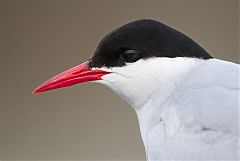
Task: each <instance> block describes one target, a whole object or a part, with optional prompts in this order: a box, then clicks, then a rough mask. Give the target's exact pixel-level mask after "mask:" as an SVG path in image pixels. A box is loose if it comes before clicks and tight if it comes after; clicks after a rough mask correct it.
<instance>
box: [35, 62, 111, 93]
mask: <svg viewBox="0 0 240 161" xmlns="http://www.w3.org/2000/svg"><path fill="white" fill-rule="evenodd" d="M109 73H110V72H106V71H102V70H98V69H94V70H92V69H90V68H89V66H88V62H84V63H82V64H80V65H77V66H75V67H73V68H71V69H68V70H66V71H65V72H62V73H60V74H58V75H56V76H54V77H53V78H51V79H49V80H47V81H46V82H44V83H43V84H41V85H40V86H39V87H37V88H36V89H35V90H34V91H33V93H39V92H44V91H49V90H53V89H57V88H62V87H68V86H72V85H74V84H78V83H83V82H89V81H95V80H101V79H102V78H101V77H102V76H103V75H106V74H109Z"/></svg>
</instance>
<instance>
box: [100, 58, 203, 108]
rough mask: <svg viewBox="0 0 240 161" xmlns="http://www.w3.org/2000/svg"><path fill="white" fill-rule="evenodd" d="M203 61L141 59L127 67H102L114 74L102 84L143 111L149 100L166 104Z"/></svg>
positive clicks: (106, 76)
mask: <svg viewBox="0 0 240 161" xmlns="http://www.w3.org/2000/svg"><path fill="white" fill-rule="evenodd" d="M202 62H203V61H202V60H200V59H195V58H182V57H179V58H157V57H152V58H148V59H140V60H139V61H137V62H135V63H128V64H127V65H126V66H123V67H113V68H101V70H104V71H110V72H113V73H111V74H109V75H105V76H103V80H101V81H99V82H100V83H102V84H104V85H106V86H108V87H110V88H111V89H112V90H113V91H114V92H116V93H117V94H118V95H119V96H120V97H122V98H123V99H125V100H126V101H127V102H129V103H130V104H131V106H132V107H133V108H134V109H135V110H140V109H141V108H142V107H144V105H145V104H146V103H147V102H149V101H158V102H159V103H161V102H163V101H164V100H165V99H166V98H167V97H169V95H171V93H173V92H174V90H175V88H176V86H177V85H178V84H179V83H181V81H183V80H184V77H185V76H186V75H187V74H188V73H189V71H191V70H192V69H193V68H195V67H196V65H199V64H200V63H202Z"/></svg>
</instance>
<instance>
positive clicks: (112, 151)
mask: <svg viewBox="0 0 240 161" xmlns="http://www.w3.org/2000/svg"><path fill="white" fill-rule="evenodd" d="M141 18H152V19H155V20H158V21H161V22H164V23H165V24H167V25H170V26H172V27H174V28H176V29H177V30H180V31H182V32H183V33H185V34H187V35H189V36H190V37H191V38H193V39H194V40H195V41H197V42H198V43H199V44H201V45H202V46H203V47H204V48H205V49H206V50H207V51H209V52H210V53H211V54H212V55H213V56H215V57H217V58H220V59H224V60H229V61H233V62H239V57H238V53H239V52H238V50H239V47H238V44H239V42H238V36H239V24H238V22H239V1H237V0H102V1H100V0H65V1H63V0H0V54H1V57H0V78H1V81H0V159H23V160H26V159H42V160H44V159H48V160H51V159H54V160H58V159H65V160H66V159H78V160H117V159H118V160H144V159H145V155H144V147H143V145H142V141H141V138H140V133H139V128H138V123H137V118H136V115H135V113H134V111H133V110H132V109H131V107H130V106H129V105H128V104H127V103H126V102H124V101H123V100H122V99H120V98H119V97H118V96H116V95H115V94H114V93H113V92H112V91H110V90H109V89H107V88H106V87H103V86H101V85H99V84H93V83H85V84H81V85H77V86H74V87H70V88H65V89H60V90H57V91H52V92H47V93H43V94H39V95H32V94H31V92H32V90H33V89H34V88H35V87H36V86H38V85H39V84H40V83H42V82H43V81H45V80H46V79H48V78H50V77H52V76H53V75H55V74H57V73H59V72H61V71H63V70H65V69H67V68H70V67H72V66H74V65H77V64H79V63H81V62H83V61H85V60H86V59H88V58H89V57H90V56H91V55H92V53H93V52H94V50H95V48H96V46H97V44H98V42H99V41H100V40H101V38H102V37H103V36H104V35H105V34H107V33H108V32H110V31H111V30H112V29H114V28H116V27H118V26H119V25H122V24H124V23H127V22H129V21H132V20H136V19H141Z"/></svg>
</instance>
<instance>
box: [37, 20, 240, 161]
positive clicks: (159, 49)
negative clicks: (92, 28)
mask: <svg viewBox="0 0 240 161" xmlns="http://www.w3.org/2000/svg"><path fill="white" fill-rule="evenodd" d="M239 73H240V66H239V64H237V63H234V62H230V61H225V60H221V59H217V58H214V57H213V56H212V55H210V54H209V52H208V51H206V50H205V49H204V48H203V47H201V46H200V45H199V44H198V43H197V42H195V41H194V40H192V39H191V38H190V37H188V36H187V35H185V34H184V33H182V32H180V31H177V30H176V29H174V28H172V27H170V26H168V25H165V24H164V23H162V22H159V21H156V20H152V19H139V20H134V21H132V22H129V23H127V24H124V25H122V26H120V27H118V28H116V29H114V30H113V31H111V32H110V33H108V34H107V35H106V36H105V37H104V38H103V39H102V40H101V41H100V43H99V44H98V46H97V48H96V50H95V52H94V54H93V56H91V57H90V58H89V59H88V60H87V61H85V62H83V63H81V64H80V65H77V66H75V67H73V68H71V69H69V70H66V71H65V72H62V73H60V74H58V75H56V76H54V77H52V78H51V79H49V80H47V81H46V82H44V83H43V84H41V85H40V86H38V87H37V88H36V89H35V90H34V91H33V93H40V92H45V91H49V90H54V89H58V88H62V87H68V86H72V85H75V84H79V83H83V82H96V83H100V84H103V85H105V86H107V87H109V88H110V89H111V90H113V91H114V92H115V93H117V94H118V95H119V96H120V97H121V98H123V99H124V100H125V101H126V102H128V103H129V104H130V105H131V107H132V108H133V109H134V111H135V112H136V115H137V119H138V122H139V128H140V133H141V138H142V141H143V144H144V148H145V153H146V160H148V161H163V160H239V139H240V137H239V111H240V105H239V98H240V97H239V94H240V93H239V91H240V82H239V80H240V79H239V78H240V77H239Z"/></svg>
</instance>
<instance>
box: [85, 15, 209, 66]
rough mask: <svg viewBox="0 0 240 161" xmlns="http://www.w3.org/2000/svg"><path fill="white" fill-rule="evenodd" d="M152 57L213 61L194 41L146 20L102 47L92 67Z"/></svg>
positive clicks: (123, 30)
mask: <svg viewBox="0 0 240 161" xmlns="http://www.w3.org/2000/svg"><path fill="white" fill-rule="evenodd" d="M149 57H169V58H175V57H192V58H199V59H211V58H212V56H211V55H209V54H208V52H207V51H205V50H204V49H203V48H202V47H201V46H199V45H198V44H197V43H196V42H194V41H193V40H192V39H191V38H189V37H188V36H186V35H184V34H183V33H181V32H178V31H176V30H175V29H173V28H171V27H169V26H166V25H164V24H162V23H160V22H157V21H154V20H150V19H143V20H137V21H133V22H130V23H128V24H126V25H123V26H121V27H119V28H117V29H115V30H114V31H112V32H111V33H109V34H108V35H106V36H105V37H104V38H103V39H102V41H101V42H100V43H99V45H98V47H97V49H96V51H95V54H94V55H93V57H92V58H91V59H90V64H89V65H90V67H103V66H104V67H118V66H124V65H126V62H135V61H137V60H139V59H146V58H149Z"/></svg>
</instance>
